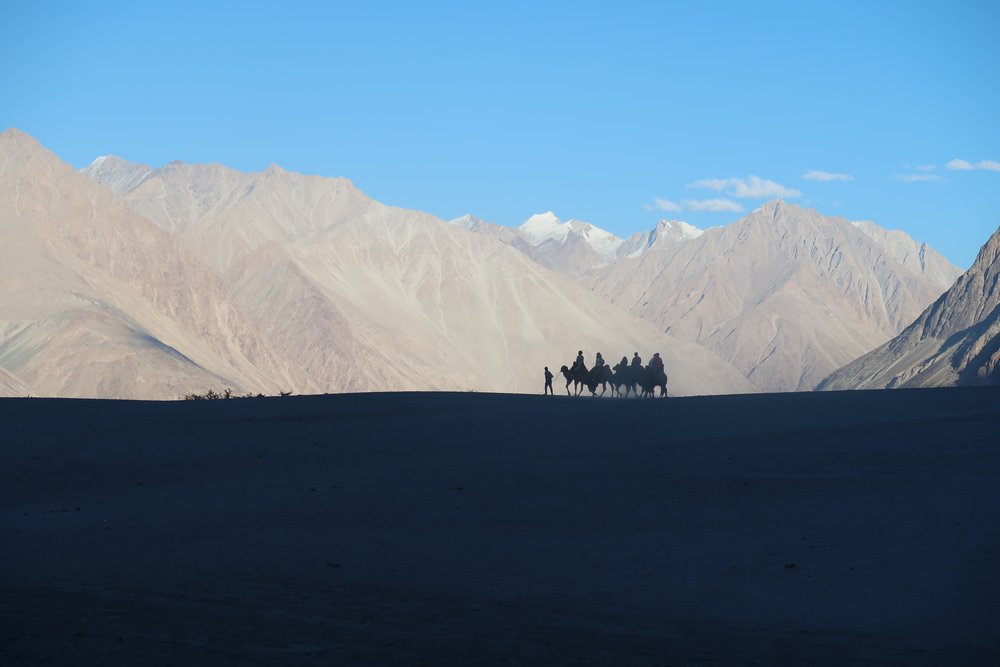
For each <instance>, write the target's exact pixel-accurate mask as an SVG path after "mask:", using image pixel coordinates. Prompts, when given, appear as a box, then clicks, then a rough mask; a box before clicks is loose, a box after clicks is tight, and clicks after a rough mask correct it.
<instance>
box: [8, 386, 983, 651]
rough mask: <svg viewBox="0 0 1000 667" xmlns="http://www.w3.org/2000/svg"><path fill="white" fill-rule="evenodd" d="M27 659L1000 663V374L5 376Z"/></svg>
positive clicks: (16, 637)
mask: <svg viewBox="0 0 1000 667" xmlns="http://www.w3.org/2000/svg"><path fill="white" fill-rule="evenodd" d="M0 424H2V427H0V656H2V657H0V663H2V664H3V665H8V666H9V665H167V664H173V665H181V666H190V665H237V664H275V665H277V664H281V665H305V664H308V665H313V664H317V665H318V664H330V665H337V664H346V665H353V664H359V665H421V664H426V665H559V664H585V665H650V666H652V665H714V664H720V665H730V664H733V665H744V664H745V665H750V664H758V665H774V664H778V665H815V664H819V665H847V664H864V665H998V664H1000V390H998V389H986V388H984V389H948V390H930V389H927V390H917V391H902V390H900V391H892V392H855V393H828V394H783V395H765V396H739V397H714V398H690V399H669V400H666V401H635V400H631V401H623V400H620V401H613V400H604V399H602V400H593V399H588V398H580V399H571V398H561V397H560V398H554V399H553V398H542V397H529V396H505V395H488V394H372V395H353V396H320V397H292V398H277V399H262V400H241V401H216V402H179V403H139V402H135V403H133V402H110V401H71V400H41V399H7V400H0Z"/></svg>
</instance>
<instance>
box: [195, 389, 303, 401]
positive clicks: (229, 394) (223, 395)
mask: <svg viewBox="0 0 1000 667" xmlns="http://www.w3.org/2000/svg"><path fill="white" fill-rule="evenodd" d="M280 395H281V396H291V395H292V392H290V391H283V392H281V394H280ZM230 398H265V395H264V394H260V393H257V394H254V393H252V392H250V393H246V394H234V393H233V390H232V389H230V388H229V387H226V388H225V389H223V390H222V391H221V392H219V391H215V390H214V389H209V390H208V391H206V392H205V393H204V394H184V400H185V401H224V400H228V399H230Z"/></svg>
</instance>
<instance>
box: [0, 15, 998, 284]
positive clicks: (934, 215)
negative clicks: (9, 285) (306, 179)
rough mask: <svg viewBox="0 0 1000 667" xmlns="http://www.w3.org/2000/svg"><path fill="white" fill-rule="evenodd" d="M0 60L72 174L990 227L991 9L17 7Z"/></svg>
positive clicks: (625, 221) (417, 203)
mask: <svg viewBox="0 0 1000 667" xmlns="http://www.w3.org/2000/svg"><path fill="white" fill-rule="evenodd" d="M0 67H2V72H3V81H2V84H0V128H3V127H18V128H20V129H22V130H24V131H26V132H28V133H30V134H32V135H34V136H35V137H36V138H38V139H39V141H41V142H42V143H43V144H44V145H45V146H47V147H48V148H50V149H52V150H53V151H54V152H55V153H57V154H58V155H59V156H60V157H62V158H63V159H65V160H66V161H68V162H70V163H71V164H73V165H75V166H78V167H80V166H83V165H85V164H87V163H89V162H90V161H91V160H93V158H95V157H97V156H98V155H102V154H106V153H114V154H116V155H120V156H122V157H125V158H127V159H130V160H134V161H138V162H145V163H148V164H151V165H162V164H164V163H166V162H169V161H170V160H174V159H180V160H184V161H186V162H209V161H211V162H221V163H223V164H226V165H229V166H232V167H235V168H237V169H241V170H247V171H254V170H260V169H264V168H266V167H267V166H268V165H269V164H271V163H272V162H274V163H277V164H279V165H281V166H282V167H284V168H286V169H289V170H292V171H300V172H305V173H313V174H323V175H327V176H346V177H349V178H351V179H352V180H353V181H354V182H355V184H356V185H358V186H359V187H360V188H361V189H363V190H364V191H366V192H367V193H368V194H370V195H371V196H373V197H375V198H376V199H378V200H380V201H382V202H384V203H387V204H393V205H397V206H405V207H408V208H416V209H420V210H424V211H428V212H430V213H433V214H435V215H438V216H441V217H443V218H446V219H447V218H453V217H457V216H459V215H461V214H463V213H466V212H471V213H473V214H474V215H477V216H479V217H483V218H486V219H488V220H493V221H495V222H499V223H502V224H520V223H521V222H523V221H524V220H525V219H526V218H527V217H528V216H530V215H531V214H532V213H536V212H541V211H547V210H552V211H554V212H555V213H556V214H557V215H559V216H560V217H561V218H563V219H567V218H578V219H582V220H586V221H589V222H592V223H594V224H596V225H598V226H600V227H604V228H605V229H608V230H610V231H613V232H615V233H618V234H622V235H624V234H628V233H631V232H634V231H638V230H642V229H648V228H651V227H652V226H653V225H654V224H655V223H656V220H657V219H659V218H661V217H669V218H679V219H682V220H686V221H688V222H691V223H692V224H696V225H698V226H701V227H708V226H715V225H722V224H726V223H728V222H731V221H733V220H735V219H737V218H738V217H740V215H741V211H747V212H748V211H750V210H752V209H753V208H755V207H756V206H758V205H759V204H760V203H762V202H763V201H765V200H767V199H770V198H773V196H774V195H780V194H783V198H784V199H786V200H787V201H793V202H796V203H799V204H803V205H806V206H811V207H814V208H816V209H818V210H820V211H822V212H824V213H827V214H836V215H843V216H845V217H847V218H849V219H852V220H857V219H868V220H873V221H875V222H877V223H878V224H881V225H883V226H886V227H890V228H901V229H904V230H906V231H907V232H909V233H910V234H911V235H913V236H914V237H915V238H917V239H918V240H921V241H926V242H928V243H929V244H931V245H932V246H933V247H935V248H937V249H938V250H940V251H941V252H943V253H944V254H945V255H946V256H947V257H949V258H950V259H951V260H952V261H954V262H955V263H957V264H959V265H960V266H962V267H963V268H964V267H966V266H968V265H969V264H970V263H971V262H972V260H973V259H974V257H975V253H976V251H977V250H978V249H979V247H980V245H981V244H982V243H983V242H984V241H985V240H986V239H987V238H988V237H989V235H990V234H991V233H992V232H993V231H994V230H995V229H996V228H997V226H998V225H1000V197H998V195H1000V3H998V2H995V1H992V0H990V1H981V2H968V1H962V0H949V1H947V2H920V1H919V0H915V1H911V2H895V3H894V2H871V1H870V0H869V1H866V2H851V1H844V0H839V1H837V2H818V1H817V2H780V3H779V2H695V1H693V0H692V1H691V2H685V3H671V2H648V3H642V2H614V3H609V2H602V3H586V2H566V3H543V2H537V1H536V2H524V3H521V2H483V3H473V2H454V3H437V2H419V3H417V2H378V1H367V2H354V3H336V2H315V3H307V2H267V3H255V2H251V1H243V2H192V3H188V2H162V3H145V2H134V1H132V2H128V3H113V2H72V3H70V2H67V3H52V2H44V1H35V2H19V3H11V4H10V5H8V6H6V7H5V8H4V10H3V17H2V21H0ZM949 164H950V168H949ZM810 172H813V173H811V174H810ZM752 177H756V179H754V178H752Z"/></svg>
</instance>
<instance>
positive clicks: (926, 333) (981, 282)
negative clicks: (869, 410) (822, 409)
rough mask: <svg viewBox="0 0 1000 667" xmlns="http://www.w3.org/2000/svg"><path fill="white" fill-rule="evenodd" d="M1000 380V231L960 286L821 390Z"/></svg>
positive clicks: (947, 384) (835, 376) (979, 382)
mask: <svg viewBox="0 0 1000 667" xmlns="http://www.w3.org/2000/svg"><path fill="white" fill-rule="evenodd" d="M975 384H1000V229H998V230H997V231H996V232H994V234H993V236H992V237H990V239H989V240H988V241H987V242H986V244H985V245H984V246H983V247H982V249H981V250H980V251H979V255H978V256H977V257H976V261H975V262H974V263H973V265H972V266H971V267H970V268H969V270H968V271H966V272H965V273H964V274H963V275H962V276H961V277H959V279H958V280H957V281H956V282H955V284H954V286H953V287H952V288H951V289H949V290H948V291H947V292H945V293H944V294H943V295H941V297H940V298H939V299H938V300H937V301H935V302H934V303H933V304H931V305H930V306H929V307H928V308H927V309H926V310H925V311H924V312H923V313H921V315H920V317H918V318H917V319H916V320H915V321H914V322H913V323H912V324H910V325H909V326H908V327H906V329H904V330H903V332H902V333H901V334H899V336H897V337H895V338H893V339H892V340H891V341H889V342H888V343H885V344H884V345H882V346H880V347H879V348H877V349H875V350H873V351H871V352H869V353H868V354H866V355H864V356H862V357H860V358H859V359H856V360H854V361H852V362H851V363H849V364H847V365H846V366H844V367H843V368H841V369H839V370H837V371H836V372H834V373H833V374H831V375H830V377H828V378H826V379H825V380H824V381H823V382H822V383H821V384H820V386H819V388H820V389H879V388H884V387H889V388H892V387H942V386H954V385H975Z"/></svg>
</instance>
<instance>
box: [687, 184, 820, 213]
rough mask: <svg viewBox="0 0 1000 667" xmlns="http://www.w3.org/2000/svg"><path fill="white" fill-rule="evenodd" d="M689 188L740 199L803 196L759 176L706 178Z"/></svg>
mask: <svg viewBox="0 0 1000 667" xmlns="http://www.w3.org/2000/svg"><path fill="white" fill-rule="evenodd" d="M687 187H688V188H689V189H703V190H715V191H716V192H725V193H726V194H727V195H729V196H731V197H739V198H741V199H765V198H768V197H783V198H785V199H794V198H795V197H801V196H802V193H801V192H799V191H798V190H794V189H792V188H786V187H785V186H784V185H782V184H781V183H775V182H774V181H770V180H767V179H766V178H760V177H759V176H748V177H747V178H706V179H704V180H701V181H695V182H694V183H691V184H689V185H688V186H687ZM728 210H732V209H728ZM740 210H742V209H740Z"/></svg>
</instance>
